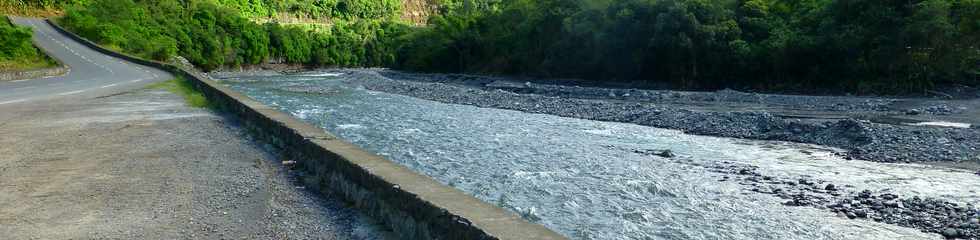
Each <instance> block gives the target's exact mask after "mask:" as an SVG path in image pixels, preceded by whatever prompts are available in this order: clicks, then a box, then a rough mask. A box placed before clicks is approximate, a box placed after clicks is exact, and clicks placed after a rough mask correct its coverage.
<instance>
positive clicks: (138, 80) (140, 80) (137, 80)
mask: <svg viewBox="0 0 980 240" xmlns="http://www.w3.org/2000/svg"><path fill="white" fill-rule="evenodd" d="M142 81H143V79H142V78H140V79H136V80H133V81H129V82H134V83H135V82H142Z"/></svg>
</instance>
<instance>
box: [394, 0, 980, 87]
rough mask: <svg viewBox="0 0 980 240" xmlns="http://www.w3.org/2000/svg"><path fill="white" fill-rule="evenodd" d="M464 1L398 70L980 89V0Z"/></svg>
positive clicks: (704, 83)
mask: <svg viewBox="0 0 980 240" xmlns="http://www.w3.org/2000/svg"><path fill="white" fill-rule="evenodd" d="M472 2H473V1H465V2H464V4H458V6H457V7H455V8H454V9H451V10H450V11H449V12H448V13H447V14H444V15H442V16H436V17H434V19H432V20H430V21H429V23H430V24H431V26H429V27H427V28H425V29H422V30H421V31H418V32H416V33H414V34H413V35H412V37H411V38H410V39H409V40H408V41H407V45H406V46H405V47H404V48H402V49H401V51H400V52H399V54H398V56H399V61H398V67H400V68H403V69H408V70H418V71H438V72H483V73H497V74H522V75H534V76H546V77H577V78H587V79H596V80H605V81H631V80H647V81H652V82H661V83H664V82H665V83H670V84H671V85H672V86H675V87H681V88H692V89H718V88H726V87H728V88H737V89H746V88H747V89H761V90H795V91H807V92H815V91H820V92H844V91H846V92H852V93H901V92H916V91H921V90H924V89H928V88H930V87H933V86H934V85H936V84H944V83H960V84H969V85H976V84H978V83H980V80H978V77H980V47H978V41H980V1H978V0H901V1H898V0H806V1H798V0H715V1H708V0H510V1H500V2H497V3H494V2H488V3H487V4H483V5H478V4H465V3H472Z"/></svg>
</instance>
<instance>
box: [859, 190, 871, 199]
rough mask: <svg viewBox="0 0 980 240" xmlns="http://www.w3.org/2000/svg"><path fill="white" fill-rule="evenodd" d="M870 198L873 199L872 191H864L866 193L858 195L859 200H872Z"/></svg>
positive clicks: (862, 192)
mask: <svg viewBox="0 0 980 240" xmlns="http://www.w3.org/2000/svg"><path fill="white" fill-rule="evenodd" d="M870 197H871V191H870V190H864V191H861V193H858V198H870Z"/></svg>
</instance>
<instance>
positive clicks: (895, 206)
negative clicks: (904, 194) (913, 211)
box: [885, 201, 905, 208]
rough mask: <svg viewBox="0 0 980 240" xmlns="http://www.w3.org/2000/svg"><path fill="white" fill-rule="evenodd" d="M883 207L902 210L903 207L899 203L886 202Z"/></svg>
mask: <svg viewBox="0 0 980 240" xmlns="http://www.w3.org/2000/svg"><path fill="white" fill-rule="evenodd" d="M885 206H886V207H892V208H904V207H905V206H904V205H903V204H902V202H901V201H887V202H885Z"/></svg>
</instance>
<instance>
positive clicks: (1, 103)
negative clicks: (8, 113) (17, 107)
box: [0, 99, 27, 105]
mask: <svg viewBox="0 0 980 240" xmlns="http://www.w3.org/2000/svg"><path fill="white" fill-rule="evenodd" d="M23 101H27V99H17V100H13V101H6V102H0V105H4V104H10V103H19V102H23Z"/></svg>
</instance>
